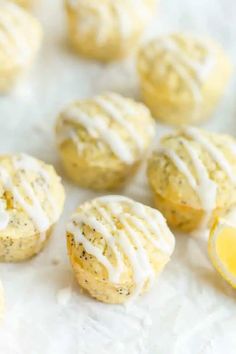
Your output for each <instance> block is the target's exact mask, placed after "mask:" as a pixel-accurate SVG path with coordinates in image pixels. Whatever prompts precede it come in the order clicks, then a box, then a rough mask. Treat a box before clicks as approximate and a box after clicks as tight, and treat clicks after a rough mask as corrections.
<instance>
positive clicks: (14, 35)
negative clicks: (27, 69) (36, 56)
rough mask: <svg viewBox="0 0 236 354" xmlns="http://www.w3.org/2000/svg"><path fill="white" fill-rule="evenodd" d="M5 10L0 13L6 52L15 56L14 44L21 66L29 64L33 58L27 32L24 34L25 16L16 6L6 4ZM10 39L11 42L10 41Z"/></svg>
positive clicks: (1, 38)
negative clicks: (31, 57)
mask: <svg viewBox="0 0 236 354" xmlns="http://www.w3.org/2000/svg"><path fill="white" fill-rule="evenodd" d="M3 5H4V7H3V10H2V11H1V12H0V41H1V43H2V44H3V45H4V50H6V51H7V52H8V53H11V54H12V55H13V54H14V56H15V55H16V52H15V51H14V48H13V47H12V45H11V41H12V42H13V43H14V45H15V46H16V48H18V51H17V60H18V62H19V64H23V63H25V62H27V61H28V60H29V58H30V56H31V46H30V44H29V43H28V42H27V36H26V34H27V32H26V34H24V33H23V31H22V28H24V26H25V15H24V13H23V12H22V11H21V9H20V8H18V7H17V6H16V5H15V4H13V3H11V2H4V4H3ZM9 39H10V40H9Z"/></svg>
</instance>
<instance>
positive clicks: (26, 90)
mask: <svg viewBox="0 0 236 354" xmlns="http://www.w3.org/2000/svg"><path fill="white" fill-rule="evenodd" d="M160 7H161V9H160V10H159V16H157V17H156V20H155V21H154V24H153V26H152V29H150V33H151V34H152V32H153V33H161V32H166V31H167V30H175V29H188V30H189V29H190V30H194V31H196V32H198V33H201V34H204V33H210V34H211V35H213V36H214V37H215V38H217V39H218V40H220V41H221V42H222V43H223V44H224V46H225V47H226V49H228V51H229V52H230V54H231V56H232V58H233V60H234V62H235V63H236V47H235V38H236V26H235V23H236V3H235V1H234V0H208V1H206V0H198V1H195V0H163V1H162V4H161V6H160ZM38 13H39V17H40V19H41V20H42V22H43V24H44V27H45V42H44V48H43V50H42V52H41V57H40V59H39V61H38V63H37V65H36V66H35V67H34V70H33V71H32V73H31V75H30V77H29V78H28V79H27V81H26V82H24V84H22V85H21V86H19V87H18V89H17V90H16V91H15V92H14V93H13V94H11V96H8V97H7V96H6V97H2V98H0V119H1V126H0V151H1V153H3V152H14V151H16V152H19V151H23V152H27V153H30V154H32V155H35V156H36V157H39V158H41V159H44V160H45V161H47V162H51V163H53V164H54V165H55V166H57V168H58V171H59V172H60V173H61V174H62V175H63V172H62V171H61V169H60V166H59V164H58V159H57V155H56V150H55V145H54V136H53V123H54V119H55V115H56V113H57V112H58V111H59V110H60V108H61V107H62V106H64V104H65V103H67V102H68V101H71V100H72V99H74V98H77V97H86V96H89V95H91V94H96V93H100V92H103V91H107V90H109V89H112V90H115V91H118V92H121V93H124V94H126V95H129V96H134V97H137V94H138V86H137V78H136V75H135V71H134V67H133V59H132V58H130V59H129V60H127V61H125V62H120V63H115V64H112V65H102V64H97V63H94V62H87V61H84V60H81V59H78V58H76V57H75V56H74V55H73V54H72V53H71V52H70V51H69V49H68V48H67V47H66V45H65V31H64V22H63V16H62V14H63V12H62V8H61V5H60V1H58V0H54V1H46V0H44V1H43V0H41V4H40V9H39V11H38ZM235 88H236V80H235V79H233V80H232V83H231V87H230V88H229V90H228V92H227V95H226V97H225V100H224V102H223V103H222V105H221V107H219V110H218V112H217V114H216V115H215V117H214V119H212V120H211V121H210V122H208V123H207V125H206V127H208V128H211V129H214V130H218V131H228V132H231V133H232V134H236V99H235V95H236V94H235V92H236V91H235ZM165 130H166V129H165V128H164V127H161V126H159V127H158V134H159V135H161V134H162V133H163V132H164V131H165ZM65 185H66V190H67V202H66V208H65V212H64V215H63V217H62V220H61V222H60V223H59V224H58V227H57V229H56V231H55V234H54V236H53V237H52V239H51V241H50V243H49V245H48V247H47V248H46V249H45V251H44V252H43V253H42V254H40V255H39V256H38V257H36V258H34V259H33V260H31V261H29V262H26V263H24V264H19V265H14V264H13V265H5V264H1V266H0V270H1V278H2V281H3V284H4V287H5V296H6V313H5V319H4V321H3V323H2V324H1V327H0V353H1V354H92V353H96V354H97V353H98V354H105V353H106V354H115V353H119V354H123V353H124V354H126V353H129V354H189V353H191V354H224V353H227V354H235V348H236V337H235V327H236V306H235V292H234V291H233V290H232V289H231V288H230V287H229V286H228V285H227V284H225V282H224V281H223V280H222V279H221V278H220V277H219V276H218V275H217V274H216V272H215V271H214V270H213V268H212V266H211V264H210V262H209V260H208V257H207V251H206V241H205V240H204V239H203V238H202V239H197V238H192V239H190V238H187V237H184V236H182V237H181V236H178V237H177V247H176V252H175V254H174V257H173V260H172V261H171V262H170V263H169V265H168V266H167V268H166V270H165V271H164V273H163V275H162V276H161V277H160V279H159V281H158V282H157V284H156V286H155V287H154V289H153V290H152V291H151V292H150V293H149V294H148V295H147V296H145V297H143V298H142V299H140V300H138V301H137V302H136V304H135V306H134V307H132V308H128V309H127V308H125V307H122V306H109V305H105V304H101V303H98V302H96V301H94V300H92V299H90V298H89V297H87V296H86V295H83V294H81V293H80V291H79V289H78V287H77V286H76V284H75V282H74V278H73V275H72V272H71V269H70V265H69V263H68V259H67V255H66V247H65V237H64V224H65V220H67V219H68V217H69V215H70V213H71V212H72V211H73V210H74V208H75V207H76V206H77V204H78V203H81V202H82V201H84V200H86V199H89V198H91V197H93V196H95V195H98V194H95V193H93V192H89V191H86V190H80V189H78V188H75V187H73V186H72V185H70V184H69V183H68V182H65ZM143 187H145V183H144V181H143V179H142V178H139V177H138V178H137V180H136V183H135V184H134V183H132V186H130V188H128V189H127V191H126V194H127V195H129V196H131V197H134V198H136V199H137V200H140V201H144V202H147V203H148V202H149V195H148V191H147V190H146V189H143Z"/></svg>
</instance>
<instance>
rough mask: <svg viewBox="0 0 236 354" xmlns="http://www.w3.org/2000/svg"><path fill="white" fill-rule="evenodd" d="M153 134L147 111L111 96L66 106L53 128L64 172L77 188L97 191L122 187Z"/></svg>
mask: <svg viewBox="0 0 236 354" xmlns="http://www.w3.org/2000/svg"><path fill="white" fill-rule="evenodd" d="M154 134H155V125H154V121H153V119H152V118H151V116H150V113H149V111H148V110H147V109H146V107H144V106H143V105H142V104H140V103H136V102H134V101H133V100H131V99H128V98H123V97H121V96H119V95H117V94H113V93H108V94H105V95H103V96H97V97H95V98H93V99H87V100H80V101H76V102H74V103H72V104H70V105H69V106H68V107H66V108H65V109H64V111H63V112H62V113H61V114H60V115H59V118H58V121H57V125H56V135H57V141H58V147H59V152H60V155H61V158H62V162H63V165H64V167H65V171H66V172H67V174H68V176H69V177H70V178H71V179H72V180H73V181H74V182H75V183H77V184H78V185H80V186H82V187H88V188H92V189H95V190H104V189H113V188H117V187H119V186H121V185H122V184H123V183H124V181H125V180H126V179H127V178H128V177H129V176H130V175H132V173H134V172H135V171H136V169H137V167H138V165H139V163H140V161H141V159H142V158H143V156H144V154H145V152H146V150H147V148H148V147H149V145H150V143H151V141H152V139H153V137H154Z"/></svg>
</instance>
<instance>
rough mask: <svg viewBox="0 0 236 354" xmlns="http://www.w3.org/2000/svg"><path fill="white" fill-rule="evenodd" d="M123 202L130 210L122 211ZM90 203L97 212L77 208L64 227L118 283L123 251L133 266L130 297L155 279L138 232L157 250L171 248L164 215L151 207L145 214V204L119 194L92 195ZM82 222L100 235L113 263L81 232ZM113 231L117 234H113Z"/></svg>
mask: <svg viewBox="0 0 236 354" xmlns="http://www.w3.org/2000/svg"><path fill="white" fill-rule="evenodd" d="M123 203H124V205H123ZM125 205H127V206H128V207H129V208H130V210H131V212H126V210H125ZM91 207H92V208H94V209H95V211H96V215H97V216H96V217H95V216H91V214H90V215H89V211H88V212H86V211H83V210H82V208H81V210H80V211H79V212H78V213H76V214H75V215H74V216H73V217H72V220H71V222H70V223H69V225H68V228H67V231H68V232H70V233H72V234H73V235H74V236H75V239H76V241H77V242H78V243H82V244H83V247H84V248H85V250H86V252H88V253H89V254H91V255H93V256H94V257H96V259H97V260H98V262H100V263H101V264H102V265H103V266H104V267H105V269H106V270H107V272H108V276H109V280H110V281H112V282H114V283H116V284H119V280H120V277H121V274H122V272H123V269H124V258H123V254H125V255H126V257H127V258H128V259H129V262H130V264H131V266H132V268H133V274H134V281H135V283H136V287H135V291H134V293H133V294H132V297H136V296H138V295H139V294H140V292H141V291H142V289H143V287H144V286H145V284H146V283H147V282H149V283H152V282H153V281H154V279H155V272H154V269H153V267H152V264H151V262H150V259H149V256H148V253H147V251H146V249H145V247H144V246H143V244H142V242H141V240H140V238H139V233H140V232H141V233H142V234H144V235H145V237H146V238H147V239H148V240H149V241H150V242H151V243H152V244H153V245H154V247H155V248H156V249H157V250H159V251H160V252H162V253H163V254H165V255H166V256H167V257H169V256H170V255H171V254H172V252H173V249H174V238H173V235H172V234H171V233H170V231H169V230H168V228H167V225H166V222H165V219H164V218H163V217H162V215H161V214H160V213H159V212H158V211H156V210H153V214H152V215H151V216H149V213H148V212H147V211H146V210H145V207H144V206H142V205H141V204H140V203H136V202H133V201H132V200H131V199H128V198H126V197H121V196H108V197H101V198H98V199H95V200H94V201H93V202H92V205H91ZM150 210H151V209H150ZM117 222H119V224H121V225H122V229H119V228H117V225H116V223H117ZM83 224H85V225H88V226H89V227H90V228H91V229H93V230H96V232H98V233H100V234H101V235H102V236H103V238H104V240H105V241H106V242H107V244H108V246H109V247H110V249H111V250H112V252H113V254H114V256H115V258H116V264H115V265H113V264H111V262H110V261H109V260H108V259H107V257H105V256H104V255H103V253H102V251H101V250H100V249H99V248H98V247H96V246H94V245H93V244H92V242H91V241H89V240H88V239H87V238H86V237H85V236H84V235H83V234H82V231H81V226H82V225H83ZM106 225H107V226H106ZM110 230H112V231H110ZM113 232H114V233H116V235H117V237H114V236H113ZM121 249H122V251H123V252H121Z"/></svg>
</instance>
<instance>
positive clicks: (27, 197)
mask: <svg viewBox="0 0 236 354" xmlns="http://www.w3.org/2000/svg"><path fill="white" fill-rule="evenodd" d="M63 204H64V189H63V187H62V184H61V180H60V178H59V177H58V175H57V174H56V172H55V170H54V168H53V167H52V166H50V165H46V164H45V163H44V162H42V161H39V160H36V159H35V158H33V157H30V156H28V155H24V154H19V155H6V156H0V261H1V262H17V261H22V260H25V259H28V258H30V257H32V256H33V255H35V254H37V253H38V252H39V251H41V250H42V248H43V247H44V245H45V243H46V241H47V239H48V237H49V235H50V233H51V230H52V227H53V225H54V224H55V223H56V222H57V220H58V219H59V217H60V214H61V212H62V209H63Z"/></svg>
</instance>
